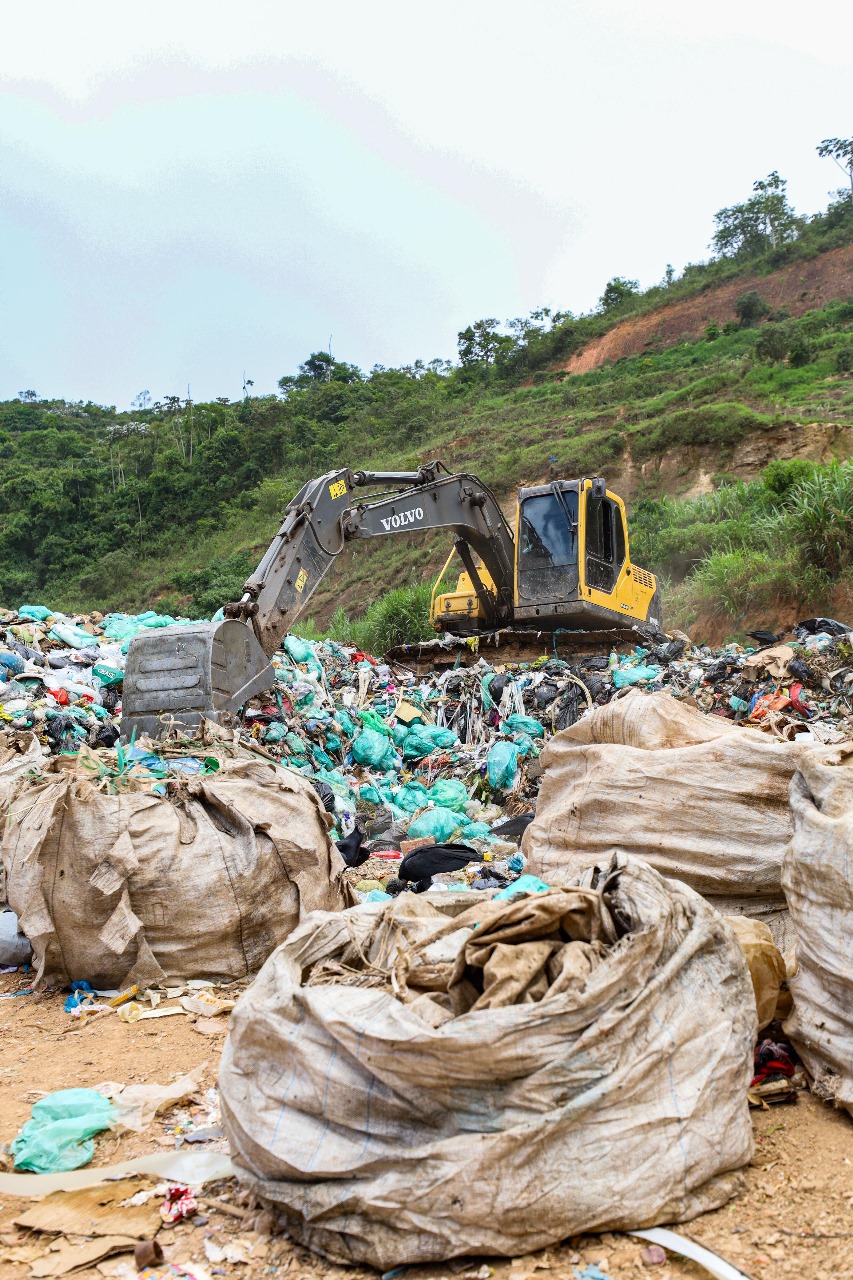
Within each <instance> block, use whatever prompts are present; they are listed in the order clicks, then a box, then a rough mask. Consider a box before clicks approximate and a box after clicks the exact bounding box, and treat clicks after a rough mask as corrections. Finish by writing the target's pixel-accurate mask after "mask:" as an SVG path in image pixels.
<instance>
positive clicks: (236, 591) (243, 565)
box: [172, 552, 254, 618]
mask: <svg viewBox="0 0 853 1280" xmlns="http://www.w3.org/2000/svg"><path fill="white" fill-rule="evenodd" d="M253 568H254V563H253V562H252V561H251V560H250V559H249V557H248V555H246V553H245V552H240V553H238V554H237V555H234V556H229V557H228V558H227V559H225V560H211V562H210V564H208V565H205V567H204V568H203V569H197V570H195V571H194V572H193V571H190V572H187V573H176V574H175V575H174V577H173V578H172V585H173V586H175V587H177V589H178V591H180V592H182V593H183V594H185V595H188V596H190V597H191V601H192V604H191V607H190V610H189V611H190V612H191V613H192V614H194V615H195V616H196V617H208V618H209V617H211V616H212V615H213V614H214V613H216V611H217V609H220V608H221V607H222V606H223V605H224V604H229V603H230V602H231V601H232V600H239V599H240V596H241V595H242V593H243V583H244V582H245V581H246V579H247V578H248V576H249V574H250V573H251V571H252V569H253Z"/></svg>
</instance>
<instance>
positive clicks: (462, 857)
mask: <svg viewBox="0 0 853 1280" xmlns="http://www.w3.org/2000/svg"><path fill="white" fill-rule="evenodd" d="M482 861H483V856H482V854H479V853H477V851H476V850H475V849H469V848H468V846H467V845H465V844H422V845H421V847H420V848H419V849H413V850H412V851H411V853H407V854H406V856H405V858H404V859H403V861H402V862H401V863H400V869H399V871H398V872H397V878H398V880H401V881H403V882H405V883H404V887H408V886H410V885H411V886H412V887H414V890H415V893H424V892H425V891H426V890H427V889H428V888H429V887H430V885H431V884H432V878H433V876H439V875H442V874H444V873H445V872H447V871H459V869H460V868H461V867H465V866H467V865H468V863H469V862H482Z"/></svg>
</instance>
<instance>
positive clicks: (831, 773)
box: [782, 743, 853, 1115]
mask: <svg viewBox="0 0 853 1280" xmlns="http://www.w3.org/2000/svg"><path fill="white" fill-rule="evenodd" d="M791 808H792V810H793V814H794V838H793V841H792V843H791V847H790V849H789V850H788V853H787V854H786V857H785V863H784V867H783V870H782V884H783V887H784V889H785V896H786V898H787V900H788V906H789V908H790V912H791V920H792V922H793V924H794V929H795V931H796V935H797V967H796V973H795V974H793V976H792V977H790V978H789V980H788V985H789V986H790V988H791V992H792V994H793V997H794V1007H793V1011H792V1013H791V1015H790V1017H789V1018H788V1020H787V1021H786V1023H785V1033H786V1034H787V1035H788V1036H790V1038H791V1040H792V1042H793V1043H794V1045H795V1046H796V1048H797V1052H798V1053H799V1055H800V1057H801V1058H802V1059H803V1062H805V1064H806V1066H807V1068H808V1070H809V1073H810V1075H811V1076H812V1077H813V1080H814V1086H813V1087H814V1092H815V1093H817V1094H818V1095H819V1096H820V1097H822V1098H824V1099H826V1100H827V1101H830V1102H834V1103H835V1104H836V1106H839V1107H846V1108H847V1110H848V1111H849V1112H850V1113H851V1115H853V748H851V746H850V744H849V743H848V744H844V745H841V746H839V747H836V748H835V749H834V750H833V752H832V754H831V756H830V757H828V758H827V759H826V760H824V761H818V760H815V759H813V758H809V759H805V760H804V761H803V762H802V764H801V765H800V771H799V773H797V775H796V776H795V778H794V780H793V782H792V783H791Z"/></svg>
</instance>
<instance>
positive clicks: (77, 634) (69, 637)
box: [47, 622, 98, 649]
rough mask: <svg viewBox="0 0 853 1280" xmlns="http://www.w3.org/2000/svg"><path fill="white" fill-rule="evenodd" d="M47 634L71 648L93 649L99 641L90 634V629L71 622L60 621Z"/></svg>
mask: <svg viewBox="0 0 853 1280" xmlns="http://www.w3.org/2000/svg"><path fill="white" fill-rule="evenodd" d="M47 634H48V636H49V637H50V639H51V640H58V641H59V643H60V644H65V645H67V646H68V648H69V649H91V648H92V647H93V646H94V645H97V643H98V641H97V638H96V637H95V636H90V635H89V632H88V631H84V630H83V628H82V627H76V626H74V624H73V623H71V622H59V623H57V625H56V626H55V627H51V629H50V631H48V633H47Z"/></svg>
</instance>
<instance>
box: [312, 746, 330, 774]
mask: <svg viewBox="0 0 853 1280" xmlns="http://www.w3.org/2000/svg"><path fill="white" fill-rule="evenodd" d="M311 758H312V759H313V761H314V763H315V764H316V765H317V766H318V768H320V769H334V767H335V762H334V760H333V759H332V757H331V756H330V755H328V754H327V753H326V752H325V751H324V750H323V748H322V747H318V746H317V744H316V743H312V745H311Z"/></svg>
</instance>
